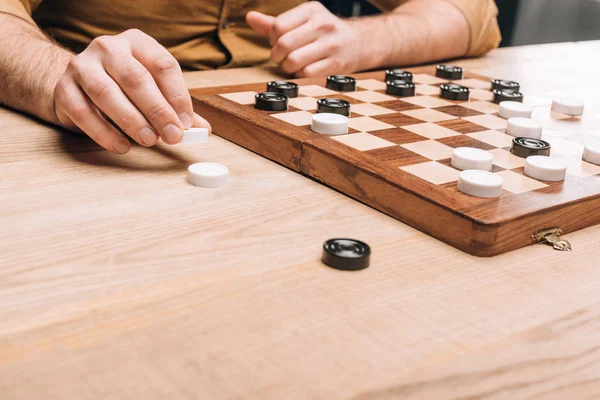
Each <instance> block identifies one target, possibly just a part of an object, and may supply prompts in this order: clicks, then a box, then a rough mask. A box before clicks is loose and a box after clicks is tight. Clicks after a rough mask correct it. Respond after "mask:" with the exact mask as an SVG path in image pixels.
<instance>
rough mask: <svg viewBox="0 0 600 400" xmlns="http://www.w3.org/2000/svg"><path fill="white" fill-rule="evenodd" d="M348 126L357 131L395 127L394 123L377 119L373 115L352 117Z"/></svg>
mask: <svg viewBox="0 0 600 400" xmlns="http://www.w3.org/2000/svg"><path fill="white" fill-rule="evenodd" d="M348 126H349V127H350V128H352V129H356V130H357V131H362V132H369V131H379V130H382V129H391V128H394V125H390V124H386V123H385V122H381V121H377V120H376V119H373V118H371V117H357V118H350V121H349V123H348Z"/></svg>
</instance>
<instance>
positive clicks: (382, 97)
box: [346, 90, 396, 103]
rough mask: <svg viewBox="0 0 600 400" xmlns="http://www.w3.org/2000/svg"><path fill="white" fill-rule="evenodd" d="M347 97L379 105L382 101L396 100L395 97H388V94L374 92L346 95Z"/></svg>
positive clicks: (364, 91)
mask: <svg viewBox="0 0 600 400" xmlns="http://www.w3.org/2000/svg"><path fill="white" fill-rule="evenodd" d="M346 96H348V97H352V98H353V99H356V100H360V101H364V102H365V103H377V102H380V101H390V100H396V98H395V97H392V96H388V95H387V94H383V93H377V92H373V91H372V90H363V91H360V92H350V93H346Z"/></svg>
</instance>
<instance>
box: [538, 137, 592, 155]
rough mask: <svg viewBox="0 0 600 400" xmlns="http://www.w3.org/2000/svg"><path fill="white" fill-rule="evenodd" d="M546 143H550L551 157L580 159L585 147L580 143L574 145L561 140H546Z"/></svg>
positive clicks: (568, 141) (569, 141) (570, 141)
mask: <svg viewBox="0 0 600 400" xmlns="http://www.w3.org/2000/svg"><path fill="white" fill-rule="evenodd" d="M544 140H546V139H544ZM547 141H548V143H550V146H552V147H551V150H550V155H551V156H553V157H569V156H571V157H576V158H581V156H582V155H583V149H584V147H585V146H584V145H583V144H582V143H575V142H573V141H572V140H567V139H563V138H547Z"/></svg>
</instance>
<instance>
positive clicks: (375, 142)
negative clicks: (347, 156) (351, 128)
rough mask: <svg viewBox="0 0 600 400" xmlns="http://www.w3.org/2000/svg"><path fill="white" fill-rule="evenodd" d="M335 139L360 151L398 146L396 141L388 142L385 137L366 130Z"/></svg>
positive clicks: (334, 138)
mask: <svg viewBox="0 0 600 400" xmlns="http://www.w3.org/2000/svg"><path fill="white" fill-rule="evenodd" d="M332 139H333V140H337V141H338V142H340V143H344V144H345V145H347V146H350V147H352V148H355V149H356V150H359V151H367V150H375V149H381V148H383V147H391V146H397V145H396V144H395V143H392V142H388V141H387V140H385V139H381V138H378V137H377V136H374V135H371V134H369V133H366V132H359V133H352V134H349V135H343V136H335V137H332Z"/></svg>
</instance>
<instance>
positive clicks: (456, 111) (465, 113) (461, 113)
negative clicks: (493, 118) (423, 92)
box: [434, 105, 483, 117]
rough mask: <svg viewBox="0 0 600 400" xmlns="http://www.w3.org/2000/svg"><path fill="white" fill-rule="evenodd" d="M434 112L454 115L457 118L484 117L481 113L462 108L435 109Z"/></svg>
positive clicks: (455, 106)
mask: <svg viewBox="0 0 600 400" xmlns="http://www.w3.org/2000/svg"><path fill="white" fill-rule="evenodd" d="M434 110H437V111H440V112H443V113H446V114H450V115H453V116H455V117H474V116H476V115H482V114H483V113H480V112H479V111H475V110H471V109H468V108H465V107H462V106H457V105H454V106H444V107H438V108H434Z"/></svg>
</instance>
